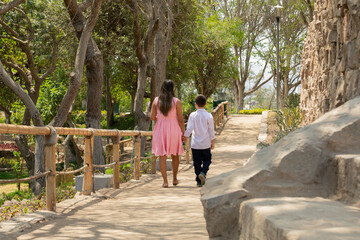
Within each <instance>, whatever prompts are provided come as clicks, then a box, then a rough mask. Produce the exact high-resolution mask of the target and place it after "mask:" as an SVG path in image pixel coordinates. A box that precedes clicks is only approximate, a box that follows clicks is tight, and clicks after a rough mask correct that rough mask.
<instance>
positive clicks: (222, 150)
mask: <svg viewBox="0 0 360 240" xmlns="http://www.w3.org/2000/svg"><path fill="white" fill-rule="evenodd" d="M260 119H261V116H259V115H257V116H246V115H245V116H244V115H234V116H230V119H229V121H228V122H227V123H226V126H225V128H224V129H222V131H221V135H217V136H216V144H215V150H214V151H213V163H212V164H211V166H210V170H209V172H208V178H211V177H212V176H216V175H218V174H221V173H224V172H228V171H231V170H234V169H236V168H238V167H242V166H243V164H244V163H245V162H246V161H247V159H248V158H249V157H250V156H251V155H252V154H253V153H254V151H255V149H256V148H255V146H256V137H257V135H258V131H259V126H260ZM247 129H249V130H247ZM190 163H192V161H191V162H190ZM180 169H181V170H180V172H179V175H178V179H179V185H178V186H175V187H174V186H173V185H172V175H171V172H168V180H169V188H162V187H161V185H162V178H161V175H160V173H159V172H157V174H156V176H152V177H150V178H151V179H150V180H148V181H144V182H140V183H137V184H135V183H134V182H133V183H134V184H133V183H129V184H128V185H126V184H121V186H120V189H119V190H110V189H109V190H106V191H108V192H109V194H108V195H109V196H111V197H112V198H109V199H106V200H105V199H101V198H99V199H98V200H97V201H95V202H89V203H87V204H84V205H83V206H81V207H75V208H74V209H73V210H71V211H70V210H66V209H63V210H61V209H59V211H60V212H64V213H66V214H63V215H61V216H60V217H59V218H57V219H55V220H50V221H48V222H44V223H40V224H36V225H34V226H33V227H32V228H30V229H27V230H25V231H24V232H23V233H21V236H19V237H18V238H17V239H21V240H24V239H37V240H40V239H44V240H45V239H50V238H51V239H55V240H57V239H75V238H76V239H209V237H208V233H207V231H206V223H205V219H204V217H203V207H202V204H201V201H200V189H201V188H198V187H196V181H195V174H194V172H193V168H192V166H191V165H185V163H184V162H182V163H181V165H180ZM111 191H112V193H111ZM110 193H111V194H110ZM9 239H11V238H9Z"/></svg>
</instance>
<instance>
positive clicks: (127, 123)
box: [111, 114, 135, 130]
mask: <svg viewBox="0 0 360 240" xmlns="http://www.w3.org/2000/svg"><path fill="white" fill-rule="evenodd" d="M114 118H115V119H114V124H113V125H112V126H111V128H113V129H119V130H133V129H134V128H135V116H134V115H133V114H127V115H115V116H114Z"/></svg>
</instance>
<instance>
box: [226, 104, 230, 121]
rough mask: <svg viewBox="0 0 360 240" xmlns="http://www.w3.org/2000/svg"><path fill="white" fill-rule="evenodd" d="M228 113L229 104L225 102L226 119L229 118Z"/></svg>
mask: <svg viewBox="0 0 360 240" xmlns="http://www.w3.org/2000/svg"><path fill="white" fill-rule="evenodd" d="M228 113H229V103H228V102H226V118H227V117H228V116H229V115H228Z"/></svg>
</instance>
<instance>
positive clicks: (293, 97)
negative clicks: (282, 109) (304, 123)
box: [286, 93, 300, 108]
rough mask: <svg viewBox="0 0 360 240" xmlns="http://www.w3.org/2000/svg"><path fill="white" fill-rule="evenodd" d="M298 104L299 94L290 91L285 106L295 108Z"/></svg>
mask: <svg viewBox="0 0 360 240" xmlns="http://www.w3.org/2000/svg"><path fill="white" fill-rule="evenodd" d="M299 105H300V94H297V93H292V94H290V95H289V96H288V97H287V99H286V107H288V108H295V107H298V106H299Z"/></svg>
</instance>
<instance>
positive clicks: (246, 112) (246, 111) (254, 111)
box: [239, 108, 268, 114]
mask: <svg viewBox="0 0 360 240" xmlns="http://www.w3.org/2000/svg"><path fill="white" fill-rule="evenodd" d="M263 111H268V109H261V108H255V109H251V110H240V111H239V113H240V114H261V113H262V112H263Z"/></svg>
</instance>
